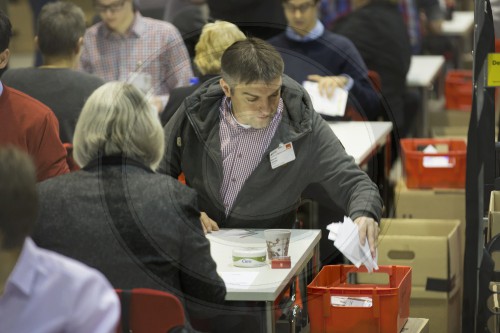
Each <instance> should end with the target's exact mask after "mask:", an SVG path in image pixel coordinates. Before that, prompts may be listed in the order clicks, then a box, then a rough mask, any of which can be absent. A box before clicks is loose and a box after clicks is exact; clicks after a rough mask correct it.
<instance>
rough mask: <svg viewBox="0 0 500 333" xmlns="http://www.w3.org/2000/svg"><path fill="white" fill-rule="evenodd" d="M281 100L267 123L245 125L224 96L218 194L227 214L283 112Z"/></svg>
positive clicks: (221, 118) (258, 161)
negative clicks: (260, 126)
mask: <svg viewBox="0 0 500 333" xmlns="http://www.w3.org/2000/svg"><path fill="white" fill-rule="evenodd" d="M283 105H284V104H283V100H282V99H281V98H280V101H279V104H278V110H277V112H276V114H275V115H274V117H273V119H272V120H271V123H270V124H269V126H267V127H265V128H260V129H255V128H245V127H243V126H241V125H240V124H238V122H237V121H236V119H234V116H233V113H232V111H231V102H230V100H229V99H228V98H226V97H224V98H223V100H222V103H221V106H220V108H219V111H220V129H219V136H220V144H221V152H222V168H223V179H222V185H221V188H220V194H221V197H222V201H223V203H224V207H225V211H226V216H227V215H228V214H229V212H230V210H231V208H232V207H233V204H234V200H235V199H236V196H237V195H238V193H239V192H240V190H241V188H242V187H243V184H244V183H245V181H246V180H247V178H248V177H249V176H250V175H251V174H252V172H253V171H254V170H255V168H256V167H257V165H258V164H259V163H260V161H261V160H262V157H263V156H264V152H265V151H266V149H267V148H268V147H269V144H270V143H271V139H272V138H273V136H274V133H276V129H277V128H278V125H279V123H280V121H281V117H282V114H283Z"/></svg>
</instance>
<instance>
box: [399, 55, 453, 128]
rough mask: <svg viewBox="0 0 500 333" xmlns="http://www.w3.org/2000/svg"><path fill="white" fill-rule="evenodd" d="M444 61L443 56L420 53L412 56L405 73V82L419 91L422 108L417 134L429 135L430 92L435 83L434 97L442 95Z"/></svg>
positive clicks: (418, 119)
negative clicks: (435, 91) (436, 89)
mask: <svg viewBox="0 0 500 333" xmlns="http://www.w3.org/2000/svg"><path fill="white" fill-rule="evenodd" d="M444 62H445V59H444V57H443V56H432V55H421V56H412V57H411V63H410V70H409V71H408V74H407V75H406V84H407V85H408V87H410V88H417V89H419V90H420V92H421V97H422V110H421V112H419V114H418V118H417V136H419V137H427V136H428V135H429V124H428V120H427V118H428V113H429V103H430V96H431V95H430V93H431V92H432V90H433V89H434V86H435V85H438V93H437V96H436V98H441V97H442V95H443V89H444V88H443V86H444V71H443V69H444Z"/></svg>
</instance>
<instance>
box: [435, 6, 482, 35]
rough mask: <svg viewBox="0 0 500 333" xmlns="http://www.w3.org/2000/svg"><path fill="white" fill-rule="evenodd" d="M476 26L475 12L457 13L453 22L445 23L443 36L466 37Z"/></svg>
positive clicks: (447, 21)
mask: <svg viewBox="0 0 500 333" xmlns="http://www.w3.org/2000/svg"><path fill="white" fill-rule="evenodd" d="M473 26H474V11H465V12H460V11H455V12H453V15H452V17H451V20H445V21H443V25H442V31H441V34H442V35H444V36H466V35H467V34H469V33H471V32H472V28H473Z"/></svg>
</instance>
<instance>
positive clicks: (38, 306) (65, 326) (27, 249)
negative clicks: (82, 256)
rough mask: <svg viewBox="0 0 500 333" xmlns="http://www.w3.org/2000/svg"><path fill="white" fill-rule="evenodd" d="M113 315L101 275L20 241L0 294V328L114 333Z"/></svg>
mask: <svg viewBox="0 0 500 333" xmlns="http://www.w3.org/2000/svg"><path fill="white" fill-rule="evenodd" d="M119 317H120V305H119V300H118V297H117V295H116V292H115V291H114V289H113V287H111V285H110V284H109V282H108V281H107V280H106V279H105V278H104V276H103V275H102V274H101V273H99V272H97V271H96V270H95V269H92V268H90V267H88V266H85V265H83V264H82V263H79V262H77V261H75V260H73V259H69V258H66V257H64V256H62V255H60V254H57V253H54V252H52V251H48V250H45V249H41V248H38V247H37V246H36V245H35V243H34V242H33V241H32V240H31V238H27V239H26V241H25V242H24V246H23V249H22V252H21V255H20V256H19V259H18V261H17V264H16V266H15V267H14V270H13V271H12V273H11V274H10V276H9V278H8V280H7V283H6V285H5V289H4V294H3V295H1V296H0V332H16V333H33V332H36V333H64V332H67V333H89V332H92V333H114V332H115V331H116V325H117V323H118V319H119Z"/></svg>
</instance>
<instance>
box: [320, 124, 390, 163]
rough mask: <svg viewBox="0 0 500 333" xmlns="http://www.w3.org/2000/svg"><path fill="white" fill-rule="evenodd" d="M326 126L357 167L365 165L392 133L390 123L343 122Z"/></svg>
mask: <svg viewBox="0 0 500 333" xmlns="http://www.w3.org/2000/svg"><path fill="white" fill-rule="evenodd" d="M328 124H329V125H330V128H331V129H332V131H333V132H334V133H335V135H336V136H337V137H338V138H339V140H340V142H342V144H343V145H344V148H345V150H346V152H347V153H348V154H349V155H351V156H352V157H353V158H354V160H355V161H356V164H358V165H361V164H363V163H365V162H366V160H367V159H369V158H370V157H371V156H373V154H374V152H376V151H377V150H378V148H379V147H382V146H384V145H385V144H386V143H387V138H388V135H389V134H390V133H391V131H392V123H391V122H390V121H350V122H345V121H344V122H329V123H328Z"/></svg>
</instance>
